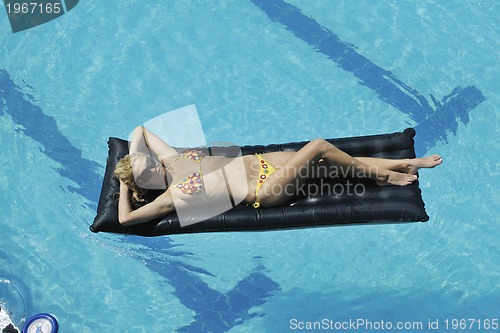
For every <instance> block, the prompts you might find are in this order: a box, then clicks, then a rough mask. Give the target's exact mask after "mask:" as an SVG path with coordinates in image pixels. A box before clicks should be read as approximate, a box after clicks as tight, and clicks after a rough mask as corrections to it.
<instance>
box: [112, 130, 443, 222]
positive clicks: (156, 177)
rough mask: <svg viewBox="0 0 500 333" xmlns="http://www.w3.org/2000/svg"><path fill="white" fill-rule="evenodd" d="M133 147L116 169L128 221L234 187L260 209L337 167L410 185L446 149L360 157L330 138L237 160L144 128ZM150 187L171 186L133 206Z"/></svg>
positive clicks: (222, 196)
mask: <svg viewBox="0 0 500 333" xmlns="http://www.w3.org/2000/svg"><path fill="white" fill-rule="evenodd" d="M129 152H130V154H129V155H127V156H125V157H124V158H123V159H121V160H120V161H119V162H118V164H117V166H116V170H115V175H116V176H117V177H118V179H119V180H120V198H119V203H118V218H119V222H120V223H121V224H123V225H134V224H139V223H144V222H148V221H150V220H152V219H155V218H158V217H162V216H166V215H167V214H169V213H171V212H173V211H175V210H177V212H178V213H179V212H180V211H181V210H182V211H183V212H190V211H191V212H194V211H196V209H197V208H199V207H204V208H203V209H204V210H205V209H206V208H207V207H213V206H214V205H223V202H224V201H225V200H227V197H228V193H229V196H230V199H231V200H232V202H233V203H235V204H238V203H240V202H243V203H246V204H252V205H253V206H254V207H255V208H258V207H272V206H277V205H281V204H283V203H285V202H286V201H288V200H289V199H290V195H291V194H292V193H294V191H296V190H297V189H298V188H299V187H300V186H301V185H302V183H303V182H304V181H305V180H306V179H308V178H311V177H326V176H328V175H329V170H332V168H335V169H336V170H337V172H336V173H335V174H336V175H338V174H339V172H338V170H340V174H343V175H352V176H356V177H363V178H370V179H373V180H375V181H376V182H377V184H379V185H397V186H405V185H409V184H411V183H412V182H414V181H415V180H416V179H417V176H416V173H417V171H418V170H419V169H420V168H433V167H435V166H436V165H439V164H441V163H442V158H441V157H440V156H439V155H432V156H427V157H424V158H415V159H380V158H370V157H357V158H353V157H351V156H350V155H348V154H347V153H345V152H343V151H341V150H340V149H338V148H337V147H335V146H334V145H332V144H330V143H328V142H327V141H325V140H323V139H315V140H312V141H310V142H309V143H307V144H306V145H305V146H304V147H303V148H302V149H300V150H299V151H297V152H274V153H266V154H261V155H258V154H255V155H245V156H238V157H235V158H228V157H223V156H206V155H205V153H204V152H203V151H201V150H196V149H191V150H187V151H185V152H183V153H181V154H178V153H177V151H176V150H175V149H173V148H172V147H170V146H169V145H168V144H166V143H165V142H164V141H163V140H161V139H160V138H159V137H157V136H156V135H155V134H153V133H152V132H150V131H149V130H147V129H145V128H144V127H142V126H139V127H137V128H135V129H134V132H133V135H132V140H131V145H130V150H129ZM151 155H155V157H156V158H153V157H151ZM221 170H223V172H221ZM330 174H331V173H330ZM277 188H278V189H281V190H278V191H276V189H277ZM285 188H286V191H283V189H285ZM146 189H162V190H165V191H164V193H163V194H161V195H160V196H158V197H157V198H156V199H155V200H154V201H153V202H151V203H148V204H146V205H144V206H142V207H140V208H138V209H136V210H133V209H132V205H131V202H130V194H129V193H130V192H131V194H132V197H133V199H134V200H136V201H140V200H141V198H140V196H141V195H142V194H144V193H145V190H146Z"/></svg>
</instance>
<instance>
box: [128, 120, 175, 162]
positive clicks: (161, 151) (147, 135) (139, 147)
mask: <svg viewBox="0 0 500 333" xmlns="http://www.w3.org/2000/svg"><path fill="white" fill-rule="evenodd" d="M148 149H149V150H151V151H152V152H153V153H154V154H155V155H156V156H157V157H158V160H159V161H161V160H162V159H164V158H165V157H167V156H170V155H177V152H176V151H175V149H174V148H172V147H170V146H169V145H168V144H167V143H166V142H165V141H163V140H162V139H161V138H159V137H158V136H157V135H155V134H154V133H153V132H151V131H149V130H148V129H146V128H145V127H144V126H137V127H136V128H135V129H134V132H133V134H132V140H131V143H130V148H129V152H130V153H135V152H138V151H141V152H144V153H146V152H148ZM148 155H149V154H148Z"/></svg>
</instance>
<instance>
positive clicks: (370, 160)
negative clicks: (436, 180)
mask: <svg viewBox="0 0 500 333" xmlns="http://www.w3.org/2000/svg"><path fill="white" fill-rule="evenodd" d="M356 159H357V160H359V161H361V162H363V163H365V164H368V165H373V166H376V167H379V168H384V169H387V170H392V171H398V172H405V173H408V174H410V175H415V174H416V173H417V171H418V170H419V169H421V168H434V167H435V166H436V165H439V164H441V163H442V162H443V159H442V158H441V156H439V155H431V156H426V157H422V158H406V159H387V158H376V157H356Z"/></svg>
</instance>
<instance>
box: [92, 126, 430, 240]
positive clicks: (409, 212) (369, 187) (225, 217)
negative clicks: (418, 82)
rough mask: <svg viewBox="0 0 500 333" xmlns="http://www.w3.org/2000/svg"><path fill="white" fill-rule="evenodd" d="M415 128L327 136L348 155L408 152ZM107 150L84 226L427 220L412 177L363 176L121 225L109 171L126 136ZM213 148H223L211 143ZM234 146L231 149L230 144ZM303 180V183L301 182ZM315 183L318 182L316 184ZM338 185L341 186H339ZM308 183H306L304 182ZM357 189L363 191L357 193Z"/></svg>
mask: <svg viewBox="0 0 500 333" xmlns="http://www.w3.org/2000/svg"><path fill="white" fill-rule="evenodd" d="M414 136H415V130H414V129H412V128H408V129H406V130H405V131H404V132H397V133H392V134H382V135H372V136H362V137H352V138H343V139H330V140H328V141H329V142H331V143H332V144H334V145H335V146H337V147H338V148H340V149H342V150H343V151H345V152H347V153H349V154H351V155H353V156H365V157H384V158H414V157H415V151H414V148H413V144H414V141H413V137H414ZM306 143H307V142H296V143H287V144H272V145H268V146H243V147H241V151H242V153H243V154H244V155H246V154H254V153H268V152H275V151H296V150H298V149H300V148H301V147H303V146H304V145H305V144H306ZM108 146H109V155H108V159H107V165H106V172H105V175H104V181H103V186H102V191H101V197H100V199H99V205H98V209H97V216H96V217H95V219H94V223H93V224H92V226H91V227H90V229H91V230H92V231H93V232H99V231H105V232H114V233H125V234H136V235H144V236H160V235H170V234H180V233H193V232H213V231H252V230H271V229H291V228H302V227H320V226H337V225H353V224H356V225H360V224H374V223H377V224H381V223H398V222H416V221H421V222H425V221H428V220H429V217H428V216H427V214H426V212H425V207H424V202H423V201H422V197H421V192H420V188H419V183H418V181H416V182H414V183H413V184H412V185H409V186H404V187H399V186H377V185H376V184H375V183H374V182H373V181H371V180H368V179H357V178H351V179H346V178H338V177H337V178H334V179H319V180H318V179H315V180H311V181H310V182H309V184H312V185H311V186H313V185H314V183H315V182H320V181H321V182H322V183H321V186H322V188H325V186H326V185H325V184H329V185H328V186H329V187H326V188H330V189H331V191H330V192H329V193H325V191H322V195H317V196H311V195H308V196H297V197H296V198H293V200H291V202H290V203H289V204H287V205H286V206H282V207H274V208H259V209H254V208H253V207H251V206H246V205H243V204H241V205H238V206H236V207H235V208H233V209H231V210H229V211H227V212H225V213H223V214H220V215H218V216H215V217H213V218H210V219H208V220H205V221H202V222H199V223H196V224H192V225H189V226H185V227H181V226H180V224H179V220H178V217H177V214H176V213H175V212H174V213H172V214H170V215H168V216H165V217H164V218H163V219H159V220H156V221H152V222H149V223H145V224H140V225H135V226H129V227H126V226H123V225H121V224H120V223H119V222H118V212H117V207H118V200H117V196H116V193H118V192H119V182H118V180H117V179H116V178H114V177H113V171H114V168H115V165H116V163H117V162H118V160H119V159H120V158H122V157H123V156H125V155H126V154H127V153H128V142H127V141H125V140H122V139H118V138H110V139H109V141H108ZM212 151H217V152H218V153H220V152H223V149H219V148H218V149H213V150H212ZM233 151H234V150H233ZM347 182H350V183H349V184H350V185H349V186H350V188H351V189H352V190H354V189H355V186H356V185H358V187H357V189H358V191H357V193H356V194H355V195H352V193H353V192H352V191H351V195H349V194H348V193H347V191H343V192H345V193H340V191H338V189H342V188H343V189H346V188H347V187H346V186H348V184H347ZM306 185H308V184H306ZM317 185H318V186H319V183H318V184H317ZM342 186H344V187H342ZM310 188H312V187H310ZM361 189H364V191H363V192H362V193H361ZM160 193H161V192H156V193H155V192H149V194H148V196H149V198H148V200H153V199H154V198H155V197H156V196H158V195H159V194H160Z"/></svg>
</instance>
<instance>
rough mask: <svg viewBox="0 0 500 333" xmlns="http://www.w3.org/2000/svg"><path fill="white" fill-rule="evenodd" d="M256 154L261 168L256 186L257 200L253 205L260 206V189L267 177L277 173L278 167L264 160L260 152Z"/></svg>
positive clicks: (254, 206)
mask: <svg viewBox="0 0 500 333" xmlns="http://www.w3.org/2000/svg"><path fill="white" fill-rule="evenodd" d="M255 156H257V159H258V160H259V165H260V169H259V179H258V181H257V185H256V186H255V202H254V203H253V205H252V206H253V208H259V207H260V203H259V199H258V198H259V190H260V188H261V187H262V185H263V184H264V182H265V181H266V179H267V177H269V176H270V175H272V174H273V173H275V172H276V169H275V168H274V167H273V166H272V165H271V164H269V163H267V162H266V160H264V159H263V158H262V156H260V155H259V154H255Z"/></svg>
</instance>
